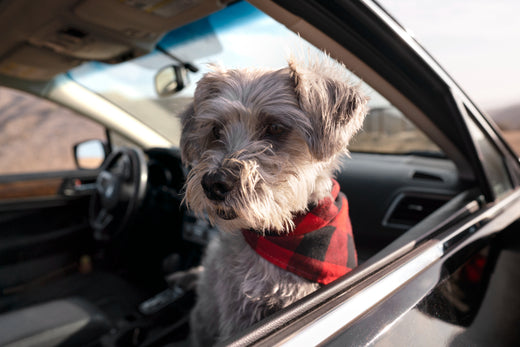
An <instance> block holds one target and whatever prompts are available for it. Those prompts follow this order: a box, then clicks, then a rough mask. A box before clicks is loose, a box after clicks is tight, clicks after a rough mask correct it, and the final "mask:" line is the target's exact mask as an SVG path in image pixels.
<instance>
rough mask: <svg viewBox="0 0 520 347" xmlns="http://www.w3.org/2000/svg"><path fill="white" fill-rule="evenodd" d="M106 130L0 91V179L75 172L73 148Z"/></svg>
mask: <svg viewBox="0 0 520 347" xmlns="http://www.w3.org/2000/svg"><path fill="white" fill-rule="evenodd" d="M91 139H100V140H102V141H106V135H105V129H104V128H103V127H102V126H101V125H99V124H97V123H95V122H93V121H92V120H90V119H86V118H84V117H81V116H79V115H77V114H75V113H73V112H72V111H70V110H68V109H65V108H63V107H61V106H59V105H56V104H54V103H52V102H49V101H47V100H44V99H40V98H38V97H35V96H33V95H30V94H27V93H23V92H20V91H17V90H13V89H9V88H4V87H1V88H0V164H1V165H0V175H7V174H22V173H36V172H49V171H64V170H74V169H76V164H75V162H74V153H73V148H74V145H75V144H77V143H79V142H82V141H86V140H91Z"/></svg>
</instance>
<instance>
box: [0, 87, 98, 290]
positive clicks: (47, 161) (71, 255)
mask: <svg viewBox="0 0 520 347" xmlns="http://www.w3.org/2000/svg"><path fill="white" fill-rule="evenodd" d="M91 139H99V140H101V141H104V142H105V143H106V141H107V136H106V132H105V129H104V128H103V127H102V126H101V125H99V124H97V123H95V122H93V121H91V120H89V119H85V118H84V117H80V116H79V115H77V114H74V113H73V112H71V111H69V110H67V109H65V108H63V107H61V106H58V105H56V104H53V103H51V102H49V101H46V100H43V99H40V98H38V97H36V96H33V95H30V94H27V93H24V92H21V91H16V90H14V89H9V88H4V87H2V88H1V89H0V163H1V166H0V288H1V290H2V294H4V295H8V294H12V293H13V292H16V291H20V290H23V288H25V287H26V286H29V285H30V284H31V283H34V281H41V280H45V279H48V278H49V276H51V277H52V276H59V275H60V274H61V273H64V272H67V271H69V270H70V269H71V268H73V267H74V266H76V264H77V262H78V259H79V256H80V255H81V254H82V252H83V251H84V250H85V248H86V247H88V245H89V243H88V242H89V240H90V230H89V223H88V203H89V197H90V190H88V189H82V188H85V187H88V186H85V184H88V183H92V182H94V180H95V177H96V174H97V171H96V170H95V169H92V170H79V169H77V166H76V163H75V159H74V154H73V150H74V145H75V144H77V143H80V142H82V141H85V140H91ZM98 159H99V158H98ZM99 164H100V162H99V163H97V164H95V165H94V167H96V166H97V165H99Z"/></svg>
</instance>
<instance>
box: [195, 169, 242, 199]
mask: <svg viewBox="0 0 520 347" xmlns="http://www.w3.org/2000/svg"><path fill="white" fill-rule="evenodd" d="M234 181H235V180H234V179H233V178H232V177H231V176H230V175H226V174H225V173H224V172H222V171H216V172H214V173H207V174H205V175H204V176H203V177H202V182H201V184H202V188H203V189H204V194H206V196H207V197H208V199H210V200H216V201H223V200H224V199H225V198H226V195H227V193H229V192H230V191H231V190H232V189H233V185H234V183H235V182H234Z"/></svg>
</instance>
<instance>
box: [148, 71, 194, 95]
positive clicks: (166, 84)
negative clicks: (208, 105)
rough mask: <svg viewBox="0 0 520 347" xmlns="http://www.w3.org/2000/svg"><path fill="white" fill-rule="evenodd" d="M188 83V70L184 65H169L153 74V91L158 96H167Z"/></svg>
mask: <svg viewBox="0 0 520 347" xmlns="http://www.w3.org/2000/svg"><path fill="white" fill-rule="evenodd" d="M187 85H188V70H187V69H186V68H185V67H184V66H179V65H169V66H166V67H163V68H162V69H160V70H159V72H157V74H156V75H155V91H156V93H157V95H159V96H169V95H172V94H175V93H177V92H179V91H181V90H183V89H184V87H186V86H187Z"/></svg>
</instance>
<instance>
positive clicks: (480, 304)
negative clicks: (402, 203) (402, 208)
mask: <svg viewBox="0 0 520 347" xmlns="http://www.w3.org/2000/svg"><path fill="white" fill-rule="evenodd" d="M276 4H277V5H278V6H280V7H274V8H276V13H275V11H274V10H273V7H271V8H269V7H268V6H262V4H260V2H255V5H257V6H259V7H260V8H261V9H262V10H264V11H267V12H269V13H270V14H272V15H273V16H275V17H277V18H280V19H281V20H287V18H290V19H291V21H290V22H291V23H297V25H295V26H294V27H297V28H298V29H299V30H300V33H301V35H302V37H304V38H308V39H309V40H311V41H313V43H315V44H316V45H318V46H320V47H321V48H324V47H327V48H329V51H330V52H331V55H334V56H336V57H338V58H339V59H340V60H341V59H343V62H344V63H345V64H346V65H347V66H349V65H350V66H354V67H355V68H358V69H359V71H360V73H359V75H361V77H362V78H364V79H365V80H366V81H367V82H372V81H373V82H374V84H375V85H378V86H379V87H380V88H382V89H381V90H378V91H380V92H381V93H387V95H388V96H389V97H388V98H389V100H391V101H393V102H395V104H396V105H399V106H400V108H401V109H402V110H403V111H404V110H407V113H408V114H407V115H408V116H410V118H412V120H413V121H414V123H415V124H416V125H417V126H418V127H420V128H421V129H422V130H423V131H424V132H425V133H426V134H428V136H429V137H430V138H434V139H435V141H436V143H437V144H438V145H439V146H440V147H441V148H442V149H443V151H444V152H445V153H446V154H447V155H448V156H449V157H450V159H451V160H452V161H453V163H454V164H455V166H456V172H457V175H458V180H459V182H460V185H459V186H458V193H457V194H455V195H454V196H450V197H449V198H448V199H447V200H446V202H445V203H444V204H442V206H441V207H440V208H438V209H437V210H436V211H435V212H434V213H432V214H430V215H429V216H427V217H426V218H425V219H423V220H422V221H420V222H419V223H418V224H416V225H414V226H413V227H411V228H409V229H408V230H407V231H403V233H402V234H401V235H398V236H397V238H395V239H394V241H392V242H391V243H390V244H388V245H386V246H385V247H384V248H383V249H381V250H380V251H379V252H378V253H377V254H375V255H374V256H372V257H370V258H369V259H367V260H366V261H365V262H364V263H362V264H361V265H360V266H359V267H357V268H356V269H354V270H353V271H352V272H351V273H350V274H348V275H347V276H346V277H344V278H343V279H341V280H339V281H337V282H335V283H333V284H331V285H329V286H326V287H324V288H322V289H320V290H318V291H317V292H316V293H313V294H311V295H310V296H308V297H307V298H305V299H303V300H301V301H300V302H298V303H296V304H294V305H292V306H290V307H289V308H287V309H286V310H284V311H282V312H279V313H277V314H275V315H273V316H271V317H269V318H268V319H267V320H265V321H263V322H261V323H260V324H258V325H257V326H255V327H254V328H252V329H250V330H249V331H247V332H245V333H244V334H242V335H240V336H236V337H235V338H234V339H231V340H228V341H226V342H225V343H224V344H226V345H237V346H238V345H245V344H247V345H261V346H274V345H290V346H303V345H305V346H307V345H309V346H311V345H312V346H314V345H331V346H365V345H380V346H387V345H412V346H428V345H448V344H450V345H512V344H514V343H515V342H517V341H518V339H519V338H520V336H519V333H518V329H517V325H518V321H519V320H520V314H519V312H520V310H519V307H520V302H519V300H518V299H517V296H518V295H517V293H518V289H519V283H520V282H519V281H518V279H519V278H520V272H519V271H518V270H516V269H517V266H516V265H515V264H517V263H518V260H519V258H520V252H519V251H518V249H519V246H520V238H519V237H518V226H519V224H520V189H519V184H518V183H519V181H518V178H519V177H520V176H519V165H518V159H517V158H516V156H515V155H514V154H513V152H512V151H511V150H510V149H509V146H508V145H507V144H506V143H505V142H504V141H503V140H502V138H501V136H500V135H499V133H498V132H497V130H496V128H495V126H494V125H493V124H492V123H491V122H490V121H488V120H487V119H486V118H485V117H484V116H483V115H482V114H481V112H480V111H479V110H478V108H477V107H476V106H475V105H474V104H473V103H472V102H471V101H470V100H469V99H468V97H467V96H466V95H465V94H464V93H463V92H462V91H461V90H460V88H459V87H458V86H457V85H456V84H455V83H454V82H453V81H452V80H451V78H450V77H449V76H448V75H447V74H446V73H445V72H444V71H443V70H442V69H441V68H440V67H439V66H438V65H437V63H436V62H435V61H434V60H433V59H432V58H431V57H430V56H429V55H428V54H427V53H426V52H425V51H424V50H423V49H422V48H421V47H420V46H419V45H418V44H417V43H416V42H415V41H414V40H413V38H411V37H410V36H409V35H408V34H407V33H406V32H405V31H404V29H403V28H402V27H400V26H399V25H398V24H397V23H396V22H395V21H394V20H393V19H392V18H391V17H390V16H389V15H388V14H387V13H386V12H385V11H384V10H383V9H381V8H380V7H379V6H378V5H377V4H375V3H373V2H370V1H330V2H320V1H307V2H305V3H301V2H295V1H290V0H287V1H286V0H283V1H276ZM283 10H286V11H288V12H289V13H290V14H289V13H284V12H283ZM291 16H292V17H291ZM294 16H297V17H299V18H298V20H296V18H295V17H294ZM294 27H293V28H294ZM315 29H319V31H318V30H315ZM366 66H369V69H366ZM401 97H404V98H405V99H406V100H407V101H410V102H411V103H407V102H406V100H404V99H403V98H401ZM421 115H425V116H426V118H422V116H421ZM355 159H356V158H354V160H355ZM368 168H369V169H370V167H368ZM372 168H379V171H376V170H373V171H376V172H371V171H370V170H368V171H366V172H365V175H366V181H367V182H370V181H371V180H372V182H374V183H373V185H378V184H382V183H380V182H377V181H378V179H379V180H383V179H384V176H385V174H384V172H381V170H392V168H393V167H392V163H391V162H390V163H387V165H386V166H385V165H381V167H378V166H372ZM430 177H431V176H430ZM367 182H365V184H364V185H361V186H359V188H358V189H359V190H361V191H362V190H363V189H366V190H365V192H367V196H368V199H378V198H379V196H378V195H377V194H375V193H373V192H372V193H370V194H369V193H368V192H370V189H371V188H372V187H370V186H369V185H367ZM382 195H384V194H382ZM376 204H377V203H376ZM367 215H370V213H368V214H367ZM353 224H354V218H353ZM367 224H368V223H367ZM361 232H363V231H361Z"/></svg>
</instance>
